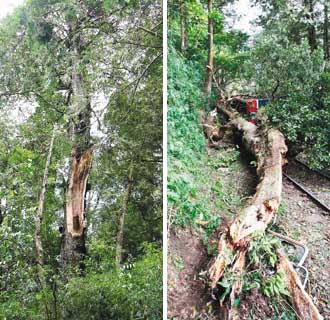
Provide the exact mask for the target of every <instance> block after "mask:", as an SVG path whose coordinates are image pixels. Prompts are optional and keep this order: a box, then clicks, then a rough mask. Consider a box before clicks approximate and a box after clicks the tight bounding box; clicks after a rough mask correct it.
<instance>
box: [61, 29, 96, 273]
mask: <svg viewBox="0 0 330 320" xmlns="http://www.w3.org/2000/svg"><path fill="white" fill-rule="evenodd" d="M82 43H83V41H82V39H80V36H79V35H76V36H74V38H73V40H72V66H73V67H72V70H73V71H72V81H71V83H72V109H71V119H72V128H71V137H72V145H73V146H72V151H71V157H72V159H71V168H70V177H69V180H68V185H67V190H66V206H65V218H64V234H63V241H62V250H61V260H62V265H63V266H68V265H70V266H77V267H79V268H80V269H83V268H84V265H83V259H84V256H85V254H86V247H85V195H86V187H87V183H88V178H89V173H90V169H91V163H92V145H91V137H90V126H91V120H90V119H91V104H90V97H89V95H88V92H87V89H86V81H84V75H83V72H82V65H81V56H82V50H83V48H82V47H81V44H82Z"/></svg>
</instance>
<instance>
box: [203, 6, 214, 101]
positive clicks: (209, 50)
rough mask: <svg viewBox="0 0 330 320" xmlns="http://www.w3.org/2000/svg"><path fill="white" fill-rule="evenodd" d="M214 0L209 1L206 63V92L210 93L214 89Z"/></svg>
mask: <svg viewBox="0 0 330 320" xmlns="http://www.w3.org/2000/svg"><path fill="white" fill-rule="evenodd" d="M212 10H213V0H208V1H207V12H208V17H207V31H208V35H207V63H206V80H205V94H206V95H210V93H211V90H212V80H213V59H214V52H213V20H212Z"/></svg>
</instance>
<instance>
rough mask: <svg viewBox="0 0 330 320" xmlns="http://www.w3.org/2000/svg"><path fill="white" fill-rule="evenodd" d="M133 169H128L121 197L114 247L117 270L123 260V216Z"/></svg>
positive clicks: (126, 206)
mask: <svg viewBox="0 0 330 320" xmlns="http://www.w3.org/2000/svg"><path fill="white" fill-rule="evenodd" d="M132 175H133V167H132V166H131V167H130V168H129V173H128V178H127V185H126V190H125V194H124V197H123V208H122V213H121V216H120V218H119V226H118V233H117V246H116V265H117V267H118V268H119V267H120V264H121V262H122V259H123V242H124V225H125V216H126V214H127V210H128V203H129V198H130V196H131V192H132V187H133V176H132Z"/></svg>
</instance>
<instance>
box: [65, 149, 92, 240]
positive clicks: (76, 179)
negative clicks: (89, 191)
mask: <svg viewBox="0 0 330 320" xmlns="http://www.w3.org/2000/svg"><path fill="white" fill-rule="evenodd" d="M91 160H92V150H91V149H88V150H87V151H85V152H84V153H82V154H81V155H80V156H79V157H77V156H73V159H72V171H71V176H70V183H69V187H68V190H67V203H66V226H67V232H68V233H70V234H71V235H72V237H80V236H81V235H82V234H83V231H84V210H85V204H84V200H85V192H86V185H87V180H88V176H89V172H90V168H91Z"/></svg>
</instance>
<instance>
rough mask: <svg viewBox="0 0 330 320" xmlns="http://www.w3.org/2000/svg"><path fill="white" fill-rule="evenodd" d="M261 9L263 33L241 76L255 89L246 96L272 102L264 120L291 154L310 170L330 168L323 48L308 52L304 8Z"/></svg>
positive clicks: (329, 113) (272, 5)
mask: <svg viewBox="0 0 330 320" xmlns="http://www.w3.org/2000/svg"><path fill="white" fill-rule="evenodd" d="M257 2H260V1H257ZM261 5H262V8H263V15H262V17H261V20H260V23H261V25H262V27H263V31H262V32H261V34H260V35H259V36H258V37H256V40H255V43H254V44H253V47H252V50H251V53H250V54H251V55H250V59H249V68H248V69H249V71H246V73H245V76H246V77H247V79H248V80H249V81H250V82H251V83H253V84H254V85H253V86H252V85H250V86H248V88H246V90H249V91H250V92H251V91H252V92H254V93H255V94H256V95H259V96H262V97H268V98H271V99H272V103H271V104H269V105H268V106H267V107H266V108H265V109H264V114H266V115H267V117H268V119H269V123H268V124H269V125H270V126H274V127H277V128H279V129H280V130H281V131H282V132H283V134H284V136H285V138H286V139H287V143H288V145H289V149H290V150H289V152H290V154H292V155H295V154H297V153H298V152H304V154H305V156H306V158H307V159H308V161H309V165H310V166H311V167H313V168H319V169H321V168H325V167H327V166H328V165H329V164H330V157H329V154H330V153H329V150H330V144H329V139H328V138H327V137H328V135H329V129H328V128H329V124H330V122H329V119H330V111H329V110H330V109H329V101H330V100H329V90H328V89H327V88H328V86H329V76H328V72H327V65H328V62H327V61H324V57H323V56H324V53H323V50H322V47H321V46H319V47H318V49H316V50H311V47H310V42H309V41H308V40H309V39H308V37H307V28H308V26H310V23H311V22H310V21H306V14H305V13H304V12H303V8H302V7H299V6H291V5H290V4H289V3H288V2H283V3H282V2H281V3H275V2H271V3H270V4H269V5H268V6H266V5H265V4H264V3H262V4H261ZM315 10H318V9H316V7H315ZM315 23H316V21H315Z"/></svg>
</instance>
